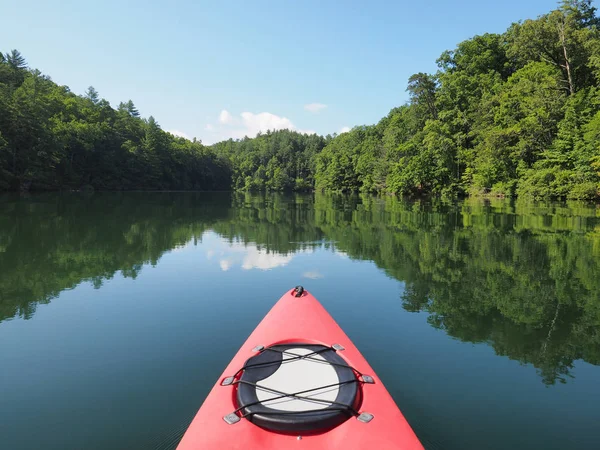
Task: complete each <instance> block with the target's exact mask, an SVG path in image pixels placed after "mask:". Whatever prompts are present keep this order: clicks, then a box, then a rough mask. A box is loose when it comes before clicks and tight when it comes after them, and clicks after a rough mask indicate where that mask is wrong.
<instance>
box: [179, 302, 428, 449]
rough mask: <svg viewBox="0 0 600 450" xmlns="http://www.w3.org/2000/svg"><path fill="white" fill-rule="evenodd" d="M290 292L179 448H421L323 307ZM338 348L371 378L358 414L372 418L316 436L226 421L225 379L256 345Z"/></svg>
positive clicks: (229, 399) (230, 390)
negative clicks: (275, 430)
mask: <svg viewBox="0 0 600 450" xmlns="http://www.w3.org/2000/svg"><path fill="white" fill-rule="evenodd" d="M295 294H296V291H295V290H291V291H288V292H287V293H285V294H284V295H283V297H281V299H280V300H279V301H278V302H277V303H276V304H275V306H274V307H273V308H272V309H271V311H270V312H269V313H268V314H267V315H266V316H265V318H264V319H263V320H262V322H261V323H260V324H259V325H258V326H257V327H256V329H255V330H254V332H253V333H252V334H251V335H250V337H249V338H248V339H247V340H246V342H245V343H244V345H242V347H241V348H240V350H239V351H238V353H237V354H236V355H235V357H234V358H233V359H232V360H231V362H230V363H229V365H228V366H227V368H226V369H225V371H224V372H223V374H222V375H221V377H220V378H219V379H218V380H217V383H216V384H215V386H214V387H213V389H212V390H211V392H210V393H209V395H208V397H207V398H206V400H205V401H204V403H203V405H202V407H201V408H200V410H199V411H198V413H197V414H196V416H195V418H194V419H193V420H192V423H191V424H190V426H189V428H188V430H187V431H186V433H185V435H184V436H183V439H182V440H181V442H180V444H179V446H178V447H177V448H178V450H197V449H244V450H248V449H251V450H254V449H288V448H297V449H303V450H312V449H324V448H327V449H335V448H340V449H342V448H343V449H366V448H377V447H376V446H379V448H381V449H384V448H385V449H406V450H412V449H422V448H423V447H422V445H421V443H420V442H419V440H418V438H417V437H416V435H415V433H414V432H413V430H412V428H411V427H410V425H409V424H408V422H407V421H406V419H405V418H404V416H403V415H402V413H401V412H400V410H399V409H398V407H397V406H396V404H395V403H394V400H393V399H392V397H391V396H390V394H389V393H388V392H387V390H386V389H385V387H384V385H383V384H382V382H381V381H380V380H379V378H378V377H377V375H376V374H375V373H374V371H373V369H372V368H371V367H370V366H369V364H368V363H367V361H366V359H365V358H364V357H363V356H362V355H361V354H360V352H359V351H358V349H357V348H356V347H355V346H354V344H353V343H352V342H351V341H350V339H349V338H348V336H346V334H345V333H344V332H343V330H342V329H341V328H340V327H339V325H338V324H337V323H336V322H335V321H334V319H333V318H332V317H331V316H330V315H329V313H328V312H327V311H326V310H325V308H323V306H322V305H321V304H320V303H319V302H318V301H317V300H316V299H315V298H314V297H313V296H312V295H311V294H310V293H308V292H307V291H304V292H303V293H302V295H301V296H300V297H296V296H295ZM294 342H302V343H310V344H317V345H324V346H328V347H329V346H333V345H334V344H338V345H339V346H341V347H342V348H343V350H339V351H338V353H339V355H340V356H341V357H342V358H343V359H344V360H345V361H346V362H347V364H348V365H350V366H352V367H354V368H355V369H356V370H358V371H359V372H360V373H362V374H364V375H369V376H371V377H372V378H373V381H374V383H373V384H364V385H363V386H362V401H361V405H360V409H359V412H360V413H363V412H365V413H368V414H371V415H372V416H373V419H372V420H371V421H370V422H368V423H363V422H361V421H359V420H357V418H356V417H352V418H350V419H348V420H347V421H345V422H344V423H342V424H341V425H339V426H337V427H335V428H333V429H330V430H327V431H324V432H320V433H317V434H310V433H287V434H285V433H277V432H273V431H268V430H265V429H263V428H260V427H258V426H256V425H254V424H253V423H251V422H250V421H248V420H246V419H241V420H240V421H238V422H237V423H233V424H229V423H227V422H226V421H225V420H224V417H225V416H227V415H228V414H230V413H232V412H233V411H234V410H235V409H236V405H235V393H234V387H232V386H223V385H222V383H223V381H224V380H225V379H226V378H228V377H231V376H233V375H234V374H236V373H237V372H238V371H239V370H240V368H242V367H243V366H244V363H245V362H246V361H247V360H248V359H249V358H251V357H252V356H254V355H255V354H256V350H255V348H256V347H257V346H265V347H267V346H271V345H275V344H286V343H294Z"/></svg>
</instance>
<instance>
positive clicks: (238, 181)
mask: <svg viewBox="0 0 600 450" xmlns="http://www.w3.org/2000/svg"><path fill="white" fill-rule="evenodd" d="M331 139H332V138H331V136H328V137H327V138H324V137H322V136H318V135H316V134H311V135H308V134H303V133H298V132H295V131H289V130H281V131H274V132H271V131H269V132H267V133H265V134H262V133H259V134H258V136H256V137H255V138H254V139H250V138H244V139H242V140H236V141H234V140H233V139H230V140H228V141H224V142H219V143H218V144H215V145H214V146H213V148H214V149H215V150H216V151H217V153H218V154H219V155H223V156H225V157H227V159H228V160H229V161H230V162H231V166H232V182H231V187H232V189H234V190H246V191H260V190H269V191H292V190H293V191H307V190H312V189H314V185H315V180H314V174H315V164H316V158H317V155H318V154H319V153H320V152H321V150H322V149H323V147H325V145H326V144H327V142H329V141H331Z"/></svg>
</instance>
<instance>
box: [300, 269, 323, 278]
mask: <svg viewBox="0 0 600 450" xmlns="http://www.w3.org/2000/svg"><path fill="white" fill-rule="evenodd" d="M302 276H303V277H304V278H310V279H311V280H318V279H319V278H323V274H321V273H319V272H318V271H316V270H311V271H309V272H304V273H303V274H302Z"/></svg>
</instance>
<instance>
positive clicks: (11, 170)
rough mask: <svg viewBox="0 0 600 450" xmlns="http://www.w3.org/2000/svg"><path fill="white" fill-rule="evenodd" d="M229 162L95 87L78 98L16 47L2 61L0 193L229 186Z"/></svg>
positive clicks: (0, 61)
mask: <svg viewBox="0 0 600 450" xmlns="http://www.w3.org/2000/svg"><path fill="white" fill-rule="evenodd" d="M230 181H231V177H230V163H229V161H227V160H226V159H224V158H222V157H219V156H217V155H216V153H215V152H214V151H213V150H212V149H210V148H207V147H205V146H203V145H202V144H201V143H200V142H196V141H194V142H192V141H189V140H186V139H183V138H178V137H175V136H172V135H170V134H168V133H165V132H164V131H162V130H161V129H160V127H159V125H158V123H156V121H155V120H154V119H153V118H152V117H150V118H149V119H148V120H147V121H145V120H142V119H141V118H140V114H139V112H138V111H137V109H136V108H135V105H134V104H133V102H132V101H131V100H130V101H128V102H127V103H121V105H119V108H118V109H117V110H114V109H113V108H111V107H110V105H109V104H108V102H107V101H106V100H103V99H101V98H100V96H99V94H98V92H97V91H96V90H95V89H94V88H93V87H91V86H90V87H89V88H88V90H87V92H86V94H85V96H81V97H80V96H76V95H74V94H73V93H71V92H70V91H69V90H68V88H66V87H62V86H58V85H56V84H55V83H53V82H52V80H50V78H49V77H47V76H44V75H42V74H41V73H40V72H39V71H37V70H28V69H27V66H26V63H25V59H24V58H23V57H22V56H21V54H20V53H19V52H18V51H16V50H13V51H12V52H11V53H7V54H6V55H5V56H4V57H3V58H2V59H1V60H0V190H30V189H31V190H49V189H65V188H66V189H81V188H82V187H84V186H88V187H90V188H95V189H112V190H120V189H178V190H182V189H183V190H185V189H195V190H214V189H229V187H230Z"/></svg>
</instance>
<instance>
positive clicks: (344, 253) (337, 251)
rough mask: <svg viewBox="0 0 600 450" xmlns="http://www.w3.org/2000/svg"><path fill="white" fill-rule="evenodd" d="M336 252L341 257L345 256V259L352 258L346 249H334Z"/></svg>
mask: <svg viewBox="0 0 600 450" xmlns="http://www.w3.org/2000/svg"><path fill="white" fill-rule="evenodd" d="M334 253H335V254H336V255H338V256H339V257H340V258H343V259H350V257H349V256H348V253H346V252H344V251H342V250H334Z"/></svg>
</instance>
